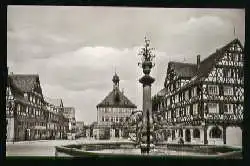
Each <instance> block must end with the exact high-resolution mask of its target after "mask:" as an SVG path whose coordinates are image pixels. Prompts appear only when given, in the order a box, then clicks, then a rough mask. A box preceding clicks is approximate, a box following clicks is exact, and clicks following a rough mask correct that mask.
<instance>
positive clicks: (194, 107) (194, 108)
mask: <svg viewBox="0 0 250 166" xmlns="http://www.w3.org/2000/svg"><path fill="white" fill-rule="evenodd" d="M197 114H198V104H194V105H193V115H197Z"/></svg>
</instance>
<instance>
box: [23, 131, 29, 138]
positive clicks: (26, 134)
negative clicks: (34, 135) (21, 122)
mask: <svg viewBox="0 0 250 166" xmlns="http://www.w3.org/2000/svg"><path fill="white" fill-rule="evenodd" d="M28 137H29V133H28V130H27V129H25V133H24V140H25V141H27V140H28Z"/></svg>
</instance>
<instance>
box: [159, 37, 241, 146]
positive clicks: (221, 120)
mask: <svg viewBox="0 0 250 166" xmlns="http://www.w3.org/2000/svg"><path fill="white" fill-rule="evenodd" d="M243 61H244V48H243V46H242V44H241V43H240V41H239V40H238V39H235V40H233V41H231V42H230V43H228V44H227V45H225V46H224V47H222V48H221V49H218V50H216V52H215V53H213V54H212V55H210V56H208V57H207V58H206V59H204V60H203V61H200V55H198V56H197V63H196V64H188V63H180V62H169V63H168V69H167V75H166V79H165V83H164V88H163V89H162V90H161V91H160V92H159V93H158V96H160V97H161V98H162V100H161V102H160V103H159V104H158V110H157V112H158V113H160V114H162V115H164V116H163V119H162V122H163V124H164V129H163V130H162V134H163V133H170V135H169V136H168V137H166V138H165V139H166V140H167V141H168V142H169V143H178V141H180V139H182V140H183V141H184V143H186V144H189V143H190V144H209V145H223V144H227V145H237V146H241V145H242V121H243V102H244V75H243Z"/></svg>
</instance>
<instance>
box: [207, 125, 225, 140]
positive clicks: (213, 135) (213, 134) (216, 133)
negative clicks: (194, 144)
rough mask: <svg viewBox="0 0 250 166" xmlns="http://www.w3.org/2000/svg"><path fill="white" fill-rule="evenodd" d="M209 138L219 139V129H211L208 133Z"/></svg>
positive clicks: (220, 132) (220, 134) (220, 133)
mask: <svg viewBox="0 0 250 166" xmlns="http://www.w3.org/2000/svg"><path fill="white" fill-rule="evenodd" d="M209 137H210V138H221V137H222V131H221V129H220V128H219V127H218V126H216V127H213V128H212V129H211V130H210V132H209Z"/></svg>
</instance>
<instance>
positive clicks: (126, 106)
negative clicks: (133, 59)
mask: <svg viewBox="0 0 250 166" xmlns="http://www.w3.org/2000/svg"><path fill="white" fill-rule="evenodd" d="M112 81H113V90H112V91H111V92H110V93H109V94H108V95H107V96H106V97H105V98H104V100H103V101H102V102H100V103H99V104H98V105H97V106H96V107H97V124H96V125H95V126H94V129H93V136H94V137H95V138H96V139H110V138H122V137H128V133H126V132H125V131H124V130H122V124H123V123H124V122H125V121H126V120H127V119H128V117H129V116H130V115H131V113H132V112H133V111H134V110H135V109H136V108H137V107H136V105H135V104H133V103H132V102H131V101H130V100H129V99H128V98H127V97H126V96H125V95H124V92H121V91H120V89H119V81H120V79H119V77H118V75H117V74H116V73H115V75H114V76H113V79H112Z"/></svg>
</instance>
